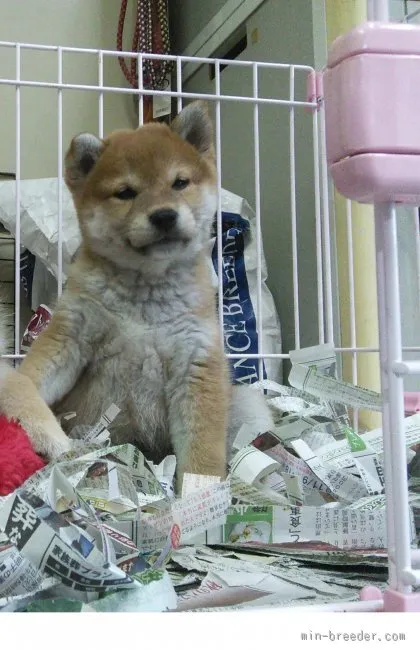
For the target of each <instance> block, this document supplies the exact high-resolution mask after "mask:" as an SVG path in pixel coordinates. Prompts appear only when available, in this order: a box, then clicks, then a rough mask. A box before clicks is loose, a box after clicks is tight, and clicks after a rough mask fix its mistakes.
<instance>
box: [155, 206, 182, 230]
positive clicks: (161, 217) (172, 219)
mask: <svg viewBox="0 0 420 650" xmlns="http://www.w3.org/2000/svg"><path fill="white" fill-rule="evenodd" d="M177 219H178V213H177V212H175V210H171V209H170V208H162V209H161V210H156V211H155V212H152V214H151V215H150V216H149V220H150V223H151V224H152V225H153V226H155V228H157V229H158V230H165V231H168V230H171V228H173V227H174V225H175V224H176V220H177Z"/></svg>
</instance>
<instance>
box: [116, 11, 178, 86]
mask: <svg viewBox="0 0 420 650" xmlns="http://www.w3.org/2000/svg"><path fill="white" fill-rule="evenodd" d="M127 4H128V0H121V9H120V15H119V19H118V28H117V50H118V51H119V52H122V49H123V34H124V23H125V17H126V13H127ZM131 50H132V51H133V52H143V53H145V54H149V53H150V54H151V53H153V54H169V53H170V39H169V20H168V5H167V0H155V1H153V0H137V16H136V24H135V27H134V33H133V41H132V46H131ZM118 61H119V64H120V66H121V70H122V71H123V74H124V76H125V78H126V79H127V81H128V83H129V84H130V85H131V86H132V87H133V88H137V86H138V70H137V67H138V60H137V59H135V58H133V59H131V62H130V69H128V67H127V65H126V63H125V61H124V58H123V57H118ZM171 69H172V62H170V61H164V60H163V61H151V60H145V61H144V64H143V71H142V72H143V86H144V88H152V89H160V88H162V87H163V86H164V80H165V77H166V76H167V74H168V73H169V72H170V70H171Z"/></svg>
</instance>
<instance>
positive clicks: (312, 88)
mask: <svg viewBox="0 0 420 650" xmlns="http://www.w3.org/2000/svg"><path fill="white" fill-rule="evenodd" d="M322 75H323V73H322V72H317V71H315V70H311V72H310V73H309V74H308V76H307V77H306V101H307V102H311V103H316V104H317V105H316V106H313V107H312V108H309V107H305V111H306V112H307V113H312V112H313V111H319V105H320V103H321V101H322V100H323V98H324V90H323V83H322Z"/></svg>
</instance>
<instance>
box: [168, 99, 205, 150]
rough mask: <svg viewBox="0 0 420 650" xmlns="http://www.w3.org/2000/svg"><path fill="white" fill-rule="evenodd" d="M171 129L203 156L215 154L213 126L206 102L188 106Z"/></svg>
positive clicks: (193, 103)
mask: <svg viewBox="0 0 420 650" xmlns="http://www.w3.org/2000/svg"><path fill="white" fill-rule="evenodd" d="M171 129H172V130H173V131H174V132H175V133H177V134H178V135H179V136H180V137H181V138H182V139H183V140H186V141H187V142H189V143H190V144H192V145H193V147H195V148H196V149H197V150H198V151H199V152H200V153H201V154H213V153H214V149H213V124H212V121H211V119H210V116H209V112H208V108H207V104H206V103H205V102H202V101H197V102H192V103H191V104H188V106H186V107H185V108H184V109H183V110H182V111H181V112H180V113H179V115H178V116H177V117H176V118H175V120H174V121H173V122H172V124H171Z"/></svg>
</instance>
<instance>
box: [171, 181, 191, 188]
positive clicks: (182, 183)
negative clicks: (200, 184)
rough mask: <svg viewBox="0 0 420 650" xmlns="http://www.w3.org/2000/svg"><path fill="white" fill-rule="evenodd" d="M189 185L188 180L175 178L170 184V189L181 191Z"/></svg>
mask: <svg viewBox="0 0 420 650" xmlns="http://www.w3.org/2000/svg"><path fill="white" fill-rule="evenodd" d="M189 184H190V181H189V179H188V178H176V179H175V180H174V182H173V183H172V188H173V189H174V190H183V189H185V188H186V187H187V185H189Z"/></svg>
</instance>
